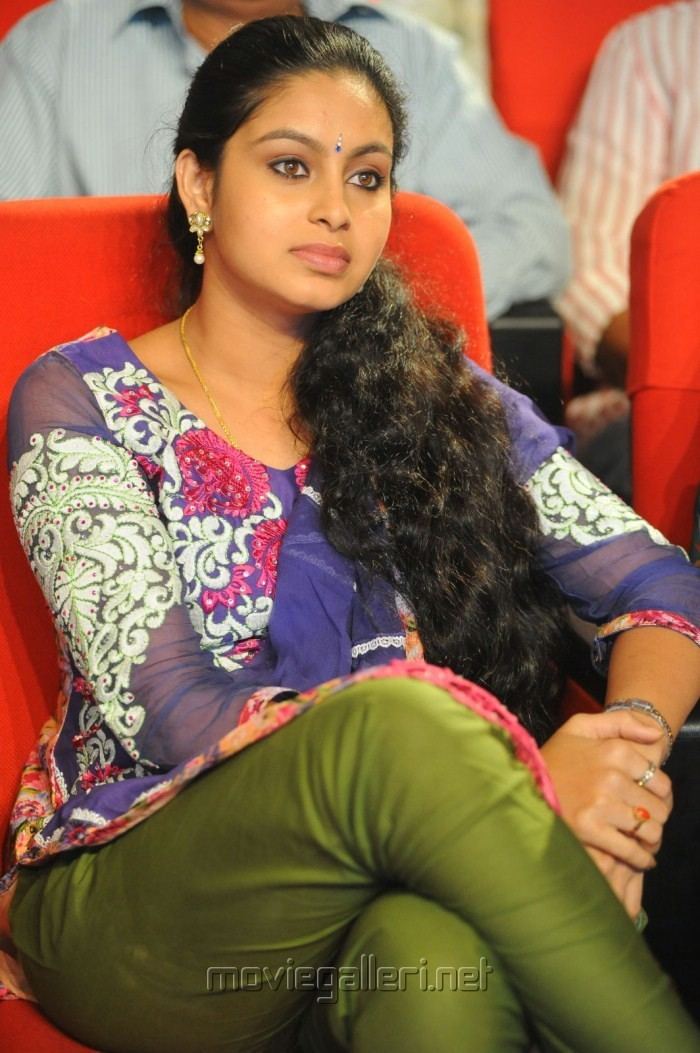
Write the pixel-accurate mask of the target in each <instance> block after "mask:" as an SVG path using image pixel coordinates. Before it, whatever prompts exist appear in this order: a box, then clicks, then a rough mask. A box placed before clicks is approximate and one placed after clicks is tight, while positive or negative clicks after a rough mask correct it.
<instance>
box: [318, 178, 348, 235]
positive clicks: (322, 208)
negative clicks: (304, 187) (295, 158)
mask: <svg viewBox="0 0 700 1053" xmlns="http://www.w3.org/2000/svg"><path fill="white" fill-rule="evenodd" d="M346 191H347V187H346V185H345V182H342V183H340V182H338V181H337V180H336V179H332V178H328V179H322V180H319V181H318V182H317V184H316V187H315V196H314V200H313V204H312V206H311V213H310V217H309V218H310V219H311V221H312V223H321V224H323V225H324V226H327V227H328V229H329V230H344V229H346V228H347V227H348V226H349V225H350V209H349V208H348V202H347V199H346Z"/></svg>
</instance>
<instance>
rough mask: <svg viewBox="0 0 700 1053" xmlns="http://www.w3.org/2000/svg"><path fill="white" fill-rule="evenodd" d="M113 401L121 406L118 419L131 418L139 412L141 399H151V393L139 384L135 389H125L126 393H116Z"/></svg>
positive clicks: (145, 386)
mask: <svg viewBox="0 0 700 1053" xmlns="http://www.w3.org/2000/svg"><path fill="white" fill-rule="evenodd" d="M114 398H115V400H116V401H117V402H118V403H119V405H120V406H121V409H120V410H119V416H120V417H133V416H134V414H135V413H140V412H141V406H140V403H141V399H152V398H153V393H152V391H151V389H150V388H149V387H148V385H147V384H139V386H138V387H135V388H127V389H126V391H116V392H115V393H114Z"/></svg>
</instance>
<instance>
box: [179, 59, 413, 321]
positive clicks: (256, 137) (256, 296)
mask: <svg viewBox="0 0 700 1053" xmlns="http://www.w3.org/2000/svg"><path fill="white" fill-rule="evenodd" d="M392 148H393V136H392V129H391V121H390V119H389V115H388V113H387V111H386V108H385V106H384V104H383V103H382V102H381V101H380V99H379V98H378V97H377V95H376V94H375V92H374V90H373V88H372V87H371V86H370V85H369V84H368V83H367V82H366V81H365V80H364V79H362V78H361V77H358V76H355V75H352V74H334V75H331V74H325V73H310V74H306V75H303V76H296V77H293V78H290V79H289V80H287V81H286V82H284V83H283V84H282V85H281V86H280V87H278V88H276V89H274V91H273V92H271V94H270V95H269V96H268V97H267V99H266V100H265V102H263V103H262V104H261V105H260V106H259V107H258V109H257V110H256V111H255V113H254V114H253V116H252V117H251V118H250V119H249V120H248V121H247V122H246V123H245V124H244V125H242V126H241V127H240V128H239V129H238V130H237V131H236V132H235V134H234V135H233V136H232V137H231V139H230V140H229V141H228V143H227V144H226V147H225V149H224V152H223V156H222V161H221V164H220V166H219V169H218V171H217V174H216V178H214V177H212V176H211V175H209V174H207V173H205V174H204V175H203V177H202V178H203V179H204V183H203V187H204V192H205V194H206V197H207V201H206V202H205V205H206V209H205V210H206V211H209V212H210V213H211V216H212V219H213V231H212V233H211V234H209V235H207V237H206V240H205V252H206V263H205V275H204V280H205V282H209V283H211V282H216V283H217V284H220V285H221V286H222V287H224V288H225V289H226V290H227V291H228V292H229V293H230V294H231V295H232V296H234V297H236V298H237V299H241V298H242V299H243V300H244V301H245V302H246V303H247V304H248V305H249V306H250V307H252V308H253V309H255V310H260V309H261V310H269V311H271V312H275V313H278V312H282V313H283V314H287V315H294V316H303V315H308V314H310V313H314V312H317V311H325V310H328V309H330V308H332V307H336V306H338V304H340V303H343V302H344V301H345V300H348V299H349V298H350V297H351V296H353V295H354V294H355V293H356V292H357V290H358V289H359V288H360V286H361V285H362V284H363V282H364V281H365V279H366V278H367V276H368V274H369V273H370V271H371V270H372V268H373V267H374V264H375V263H376V261H377V258H378V257H379V256H380V254H381V252H382V249H383V248H384V244H385V242H386V239H387V235H388V233H389V226H390V223H391V187H390V176H391V166H392ZM185 203H186V204H187V202H185ZM188 210H189V209H188Z"/></svg>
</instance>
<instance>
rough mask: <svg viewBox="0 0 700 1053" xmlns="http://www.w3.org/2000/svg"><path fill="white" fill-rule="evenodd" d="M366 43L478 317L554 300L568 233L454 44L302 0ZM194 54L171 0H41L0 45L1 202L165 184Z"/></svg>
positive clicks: (387, 13)
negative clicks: (402, 119)
mask: <svg viewBox="0 0 700 1053" xmlns="http://www.w3.org/2000/svg"><path fill="white" fill-rule="evenodd" d="M305 8H306V10H307V11H308V13H309V14H312V15H316V16H317V17H320V18H325V19H327V20H331V21H339V22H342V23H344V24H345V25H348V26H350V27H351V28H352V29H355V30H356V31H357V32H359V33H362V35H363V36H365V37H366V38H367V39H368V40H369V41H370V42H371V43H372V44H373V45H374V46H375V47H376V48H377V50H378V51H380V52H381V53H382V54H383V55H384V57H385V58H386V60H387V62H388V63H389V65H390V66H391V68H392V69H393V71H394V73H395V74H396V75H397V76H398V78H399V80H400V81H401V82H402V84H403V85H404V86H405V88H406V90H407V92H408V103H409V113H410V125H409V128H410V140H411V141H410V148H409V152H408V156H407V157H406V159H405V161H404V162H403V164H402V166H401V168H400V170H399V172H398V180H399V185H400V186H401V187H402V188H403V189H406V190H416V191H419V192H421V193H425V194H429V195H431V196H432V197H435V198H438V199H439V200H441V201H444V202H445V203H446V204H448V205H449V206H450V207H451V208H453V209H454V210H455V211H456V212H457V213H458V214H459V215H460V216H461V217H462V218H463V219H464V221H465V222H466V223H467V224H468V226H469V228H470V230H471V232H472V234H473V235H474V238H475V240H476V243H477V247H478V250H479V255H480V259H481V266H482V271H483V277H484V285H485V291H486V301H487V309H488V313H489V317H492V318H493V317H496V316H497V315H499V314H501V313H502V312H503V311H505V310H507V308H508V307H509V306H510V305H511V304H512V303H515V302H518V301H524V300H533V299H538V298H540V297H547V296H553V295H554V294H555V293H557V292H558V291H560V290H561V289H562V287H563V286H564V285H565V284H566V281H567V278H568V275H569V240H568V231H567V228H566V224H565V221H564V219H563V216H562V214H561V213H560V211H559V208H558V205H557V202H556V200H555V197H554V195H553V192H552V190H551V188H550V186H549V182H548V180H547V177H546V175H545V174H544V171H543V169H542V167H541V165H540V163H539V160H538V158H537V155H536V153H535V151H534V149H533V148H532V147H530V146H529V145H527V144H526V143H525V142H523V141H522V140H520V139H517V138H516V137H515V136H513V135H511V134H510V133H509V132H508V131H507V130H506V129H505V128H504V126H503V124H502V123H501V121H500V118H499V117H498V115H497V113H496V111H495V110H494V108H493V106H492V104H491V102H490V101H489V99H488V98H487V97H486V96H485V95H484V92H483V90H482V88H481V86H480V84H479V82H478V80H477V78H476V77H475V75H474V74H473V73H471V72H470V71H469V70H468V69H467V68H466V66H465V65H464V62H463V61H462V59H461V56H460V48H459V44H458V42H457V39H456V38H455V37H453V36H451V35H450V34H447V33H445V32H443V31H442V30H439V29H437V28H436V27H433V26H431V25H430V24H428V23H427V22H425V21H423V20H421V19H418V18H415V17H413V16H410V15H408V14H404V13H403V12H401V11H399V10H397V9H396V8H394V7H392V6H391V4H390V3H385V2H383V0H375V2H373V3H372V5H371V6H370V5H357V4H348V3H347V0H307V2H306V4H305ZM203 57H204V52H203V51H202V49H201V48H200V46H199V45H198V44H197V42H196V41H195V40H193V39H192V38H191V37H189V36H188V35H187V33H186V32H185V30H184V27H183V23H182V13H181V4H180V2H179V0H160V2H157V3H153V2H151V0H99V2H96V0H54V2H53V3H49V4H47V5H46V6H44V7H42V8H39V9H38V10H36V11H34V12H32V13H31V14H29V15H28V16H27V17H26V18H24V19H23V20H22V21H21V22H20V23H19V24H18V25H17V26H16V27H15V28H14V29H13V30H12V32H11V33H10V34H9V35H8V36H7V37H6V39H5V40H4V41H3V42H2V44H0V199H8V198H26V197H53V196H57V197H62V196H71V195H78V194H138V193H156V192H162V191H164V190H165V189H166V188H167V186H168V184H169V180H170V171H171V164H172V157H171V148H172V140H173V133H174V129H175V126H176V123H177V118H178V115H179V112H180V110H181V108H182V104H183V101H184V96H185V92H186V89H187V86H188V83H189V80H190V78H191V76H192V74H193V72H194V70H195V69H196V68H197V66H198V65H199V63H200V62H201V61H202V59H203Z"/></svg>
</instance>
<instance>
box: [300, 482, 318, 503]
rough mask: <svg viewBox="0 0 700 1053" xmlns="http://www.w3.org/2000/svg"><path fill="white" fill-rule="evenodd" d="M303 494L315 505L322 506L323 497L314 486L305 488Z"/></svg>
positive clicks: (302, 489) (302, 490)
mask: <svg viewBox="0 0 700 1053" xmlns="http://www.w3.org/2000/svg"><path fill="white" fill-rule="evenodd" d="M301 492H302V494H303V495H304V497H308V498H309V499H310V500H311V501H313V503H314V504H315V505H318V506H319V508H320V506H321V495H320V493H319V492H318V490H314V488H313V486H303V487H302V488H301Z"/></svg>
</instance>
